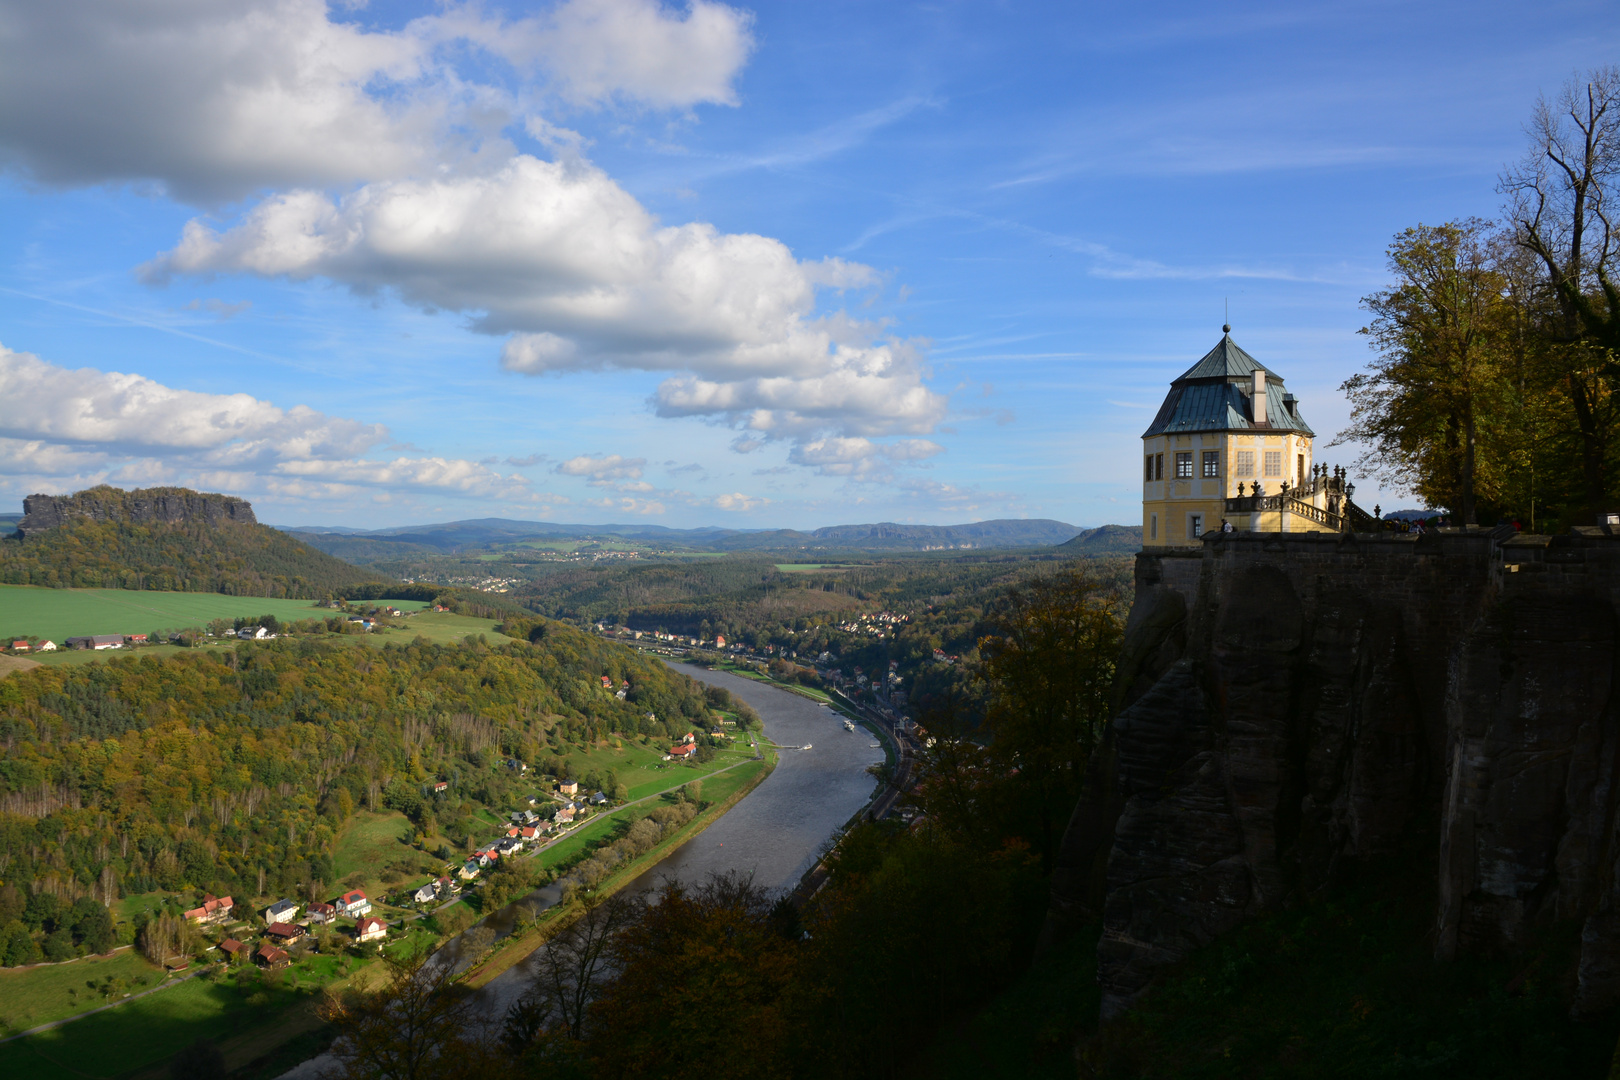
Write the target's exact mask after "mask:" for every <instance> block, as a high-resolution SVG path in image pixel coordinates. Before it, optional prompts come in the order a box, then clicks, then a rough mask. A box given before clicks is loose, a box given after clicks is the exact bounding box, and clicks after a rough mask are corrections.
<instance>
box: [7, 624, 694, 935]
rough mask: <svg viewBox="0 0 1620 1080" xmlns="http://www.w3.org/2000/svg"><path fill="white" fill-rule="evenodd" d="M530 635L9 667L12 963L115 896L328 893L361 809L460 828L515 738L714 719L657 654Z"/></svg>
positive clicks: (82, 926) (563, 635) (450, 832)
mask: <svg viewBox="0 0 1620 1080" xmlns="http://www.w3.org/2000/svg"><path fill="white" fill-rule="evenodd" d="M531 636H532V639H533V640H529V641H522V642H514V643H510V644H505V645H501V646H499V647H490V646H488V645H485V644H483V643H481V642H480V641H479V640H478V639H477V638H472V639H470V640H468V641H466V642H464V643H462V644H457V645H435V644H430V643H428V642H426V641H425V639H421V638H418V639H417V640H416V641H415V642H414V643H410V644H394V643H389V644H387V645H385V646H384V647H382V648H380V649H372V648H365V647H362V646H358V645H356V644H353V639H352V638H349V639H342V638H339V637H336V636H329V637H324V638H323V637H319V636H299V637H294V638H288V639H283V640H280V641H275V642H270V643H267V644H243V645H241V646H239V647H238V648H237V649H235V650H234V651H216V650H196V651H193V652H188V653H182V654H179V655H175V656H170V657H163V658H157V657H130V658H119V659H114V660H111V661H109V662H106V663H97V664H90V665H85V666H78V667H55V668H52V667H41V668H34V669H31V670H28V671H25V672H20V673H16V674H13V675H11V676H9V677H7V678H5V679H4V680H0V746H3V747H4V753H3V755H0V866H3V867H4V882H5V885H4V887H3V888H0V940H3V947H4V949H5V950H6V955H5V957H4V960H5V962H6V963H11V964H16V963H26V962H29V961H31V960H35V959H38V958H39V957H40V956H41V955H42V954H43V953H44V952H45V951H46V950H47V949H52V950H54V951H55V954H58V955H53V958H61V956H60V955H59V954H63V953H64V952H68V953H71V952H80V951H86V950H92V949H96V948H98V947H100V946H102V945H103V944H104V942H103V941H102V934H103V930H104V927H103V926H102V925H101V924H100V923H99V922H85V921H84V920H83V919H82V918H81V916H82V915H83V914H84V912H86V911H88V910H89V907H101V905H104V904H106V903H110V902H112V901H115V900H117V899H118V898H119V897H120V896H121V895H127V894H136V893H145V892H149V891H154V890H164V891H175V890H183V889H195V890H207V891H210V892H213V893H215V894H217V895H233V896H236V897H238V898H242V897H261V896H267V895H270V894H272V893H274V894H277V895H281V894H297V895H304V896H306V897H308V896H311V895H321V894H323V893H324V892H325V891H326V890H327V889H328V888H329V887H331V886H332V885H333V884H335V882H336V875H335V874H334V871H333V866H332V844H333V839H334V837H335V836H336V834H337V832H338V831H339V830H340V828H341V827H342V825H343V824H344V822H345V821H346V820H347V819H348V817H349V816H350V815H352V814H353V813H354V812H355V809H356V808H357V807H368V808H371V809H378V808H388V809H394V810H400V811H403V812H404V813H405V814H406V815H407V816H408V817H410V818H411V819H412V821H413V823H414V824H415V827H416V830H417V833H418V835H419V836H423V837H428V836H434V835H438V836H443V837H447V838H450V839H451V840H452V841H459V842H465V841H466V839H467V838H468V837H469V836H471V835H472V834H473V833H474V832H475V831H477V830H478V829H479V828H480V825H479V824H478V823H477V822H475V821H474V820H472V819H471V818H470V816H469V815H470V813H471V811H472V809H473V808H474V806H475V805H477V804H483V805H494V806H497V807H501V806H503V805H504V800H505V798H506V791H507V788H508V787H510V785H511V784H512V783H513V781H512V779H511V777H512V776H513V775H514V774H513V773H512V772H511V771H510V770H508V769H506V768H504V767H501V762H502V760H503V758H504V757H506V756H513V755H515V756H517V757H519V758H521V759H523V760H525V761H532V762H536V763H541V762H544V763H546V764H548V765H549V766H550V767H551V768H552V769H553V770H555V771H558V772H561V771H565V770H566V769H567V767H568V766H567V751H568V748H569V747H570V746H571V745H574V744H589V743H591V742H593V741H595V740H598V739H603V738H608V737H611V736H614V735H619V736H624V737H628V736H640V735H649V736H656V737H658V738H667V737H668V736H669V735H670V734H671V733H672V731H673V729H674V728H675V727H679V728H680V729H681V731H682V732H684V731H686V730H688V729H689V728H691V727H692V726H694V725H696V726H699V727H703V726H707V723H708V718H709V711H708V709H709V706H710V704H711V701H712V699H713V697H714V693H715V692H713V691H707V692H706V691H705V689H704V688H703V687H701V686H699V685H698V684H697V683H695V682H693V681H692V680H690V679H688V678H686V677H685V676H682V675H679V674H676V673H674V672H672V671H670V669H669V668H667V667H666V666H664V665H663V664H662V663H659V662H658V661H656V660H652V659H649V658H645V657H642V656H640V655H639V654H637V653H635V652H633V651H632V650H629V649H626V648H624V647H622V646H618V645H615V644H612V643H608V642H604V641H602V640H600V639H598V638H595V637H592V636H590V635H587V634H584V633H580V632H578V631H575V630H572V629H570V628H567V627H564V626H559V625H556V624H548V625H546V626H544V627H535V628H534V629H533V631H532V633H531ZM603 675H607V676H610V677H611V678H612V680H613V682H614V685H615V686H617V685H619V684H620V682H621V681H627V682H629V684H630V691H629V693H628V694H627V696H626V699H624V700H620V699H618V698H617V697H615V696H614V695H613V694H611V693H607V692H604V691H603V690H602V689H601V677H602V676H603ZM649 716H652V717H656V719H649ZM435 780H446V781H448V782H449V791H448V793H446V794H442V795H437V796H435V795H432V794H431V793H430V792H431V781H435ZM86 901H91V902H92V903H90V904H89V905H88V906H86V903H85V902H86ZM81 909H82V910H81ZM101 910H102V911H103V913H105V910H106V909H105V907H101ZM64 931H65V932H66V933H65V936H64V934H63V932H64Z"/></svg>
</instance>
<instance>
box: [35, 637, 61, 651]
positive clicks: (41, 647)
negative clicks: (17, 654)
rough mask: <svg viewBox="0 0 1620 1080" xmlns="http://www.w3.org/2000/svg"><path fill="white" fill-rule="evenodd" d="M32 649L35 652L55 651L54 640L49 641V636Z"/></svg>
mask: <svg viewBox="0 0 1620 1080" xmlns="http://www.w3.org/2000/svg"><path fill="white" fill-rule="evenodd" d="M34 651H35V652H55V651H56V642H54V641H51V640H50V639H49V638H47V639H45V640H44V641H42V642H40V643H39V644H38V645H35V646H34Z"/></svg>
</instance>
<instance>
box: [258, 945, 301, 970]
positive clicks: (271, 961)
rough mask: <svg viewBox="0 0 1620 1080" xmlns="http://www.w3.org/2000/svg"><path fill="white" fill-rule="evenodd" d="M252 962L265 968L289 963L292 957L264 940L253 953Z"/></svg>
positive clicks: (279, 966) (284, 965)
mask: <svg viewBox="0 0 1620 1080" xmlns="http://www.w3.org/2000/svg"><path fill="white" fill-rule="evenodd" d="M253 962H254V963H256V964H261V965H263V966H264V967H267V968H281V967H286V966H287V965H288V964H289V963H291V962H292V957H290V956H288V955H287V954H286V953H284V952H282V951H281V950H280V949H278V948H276V947H275V946H274V945H272V944H270V943H269V942H268V941H266V942H264V943H263V944H262V945H260V946H259V951H258V952H256V953H254V954H253Z"/></svg>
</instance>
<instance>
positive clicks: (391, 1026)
mask: <svg viewBox="0 0 1620 1080" xmlns="http://www.w3.org/2000/svg"><path fill="white" fill-rule="evenodd" d="M383 962H384V963H385V964H386V965H387V970H388V982H387V984H386V985H385V986H384V987H383V988H382V989H380V990H378V991H376V992H374V993H369V994H368V993H361V992H350V993H348V994H346V995H343V996H328V997H327V998H326V999H325V1000H324V1001H323V1002H322V1005H321V1008H320V1014H321V1018H322V1019H324V1020H325V1021H327V1022H328V1023H330V1024H332V1025H333V1026H334V1027H335V1028H336V1029H337V1033H338V1038H337V1041H336V1042H334V1043H333V1044H332V1054H333V1056H334V1057H335V1058H337V1061H338V1072H337V1076H339V1077H341V1078H343V1080H361V1078H365V1080H439V1078H442V1077H446V1076H457V1077H479V1076H485V1075H491V1073H490V1070H489V1058H488V1055H487V1048H486V1045H485V1043H484V1042H483V1040H482V1038H481V1028H480V1025H479V1023H478V1019H479V1016H478V1012H477V1009H476V1006H475V1003H474V1001H473V998H472V994H471V992H470V991H468V990H467V989H465V988H464V987H462V986H460V985H458V984H457V983H456V982H455V979H454V975H455V967H454V965H452V964H445V963H433V962H430V961H429V960H428V958H427V957H426V956H424V955H414V956H410V957H405V958H396V957H391V956H388V955H387V954H384V956H383Z"/></svg>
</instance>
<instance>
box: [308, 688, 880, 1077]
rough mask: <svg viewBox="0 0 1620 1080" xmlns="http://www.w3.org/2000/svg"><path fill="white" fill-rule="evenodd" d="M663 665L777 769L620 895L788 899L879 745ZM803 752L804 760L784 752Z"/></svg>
mask: <svg viewBox="0 0 1620 1080" xmlns="http://www.w3.org/2000/svg"><path fill="white" fill-rule="evenodd" d="M665 663H669V666H670V667H671V668H673V669H674V670H676V671H679V672H681V673H682V674H685V675H690V676H691V677H692V678H694V679H697V680H698V681H699V682H704V683H707V684H709V685H710V686H720V687H724V688H725V689H727V690H729V691H731V693H732V696H734V697H737V698H740V699H742V700H743V701H746V702H747V703H748V704H749V705H751V706H753V708H754V711H755V712H757V713H759V716H760V719H761V720H762V721H763V722H764V725H765V738H766V739H768V740H770V741H771V742H774V743H776V744H777V745H778V746H780V747H782V748H783V749H782V750H781V751H780V754H779V757H778V760H777V765H776V768H775V769H774V770H773V771H772V772H771V775H770V776H767V777H766V778H765V780H764V781H763V782H762V783H761V784H760V785H759V786H758V787H756V788H755V789H754V790H753V791H751V792H749V793H748V795H747V796H745V797H744V798H743V800H742V801H741V802H739V803H738V804H737V805H736V806H733V807H732V808H731V809H730V810H729V811H727V812H726V813H725V814H724V815H723V816H722V817H721V818H720V819H719V820H718V821H716V822H714V823H713V824H712V825H710V826H709V827H708V828H707V829H705V830H704V831H703V832H702V833H701V834H699V835H698V837H697V838H696V839H694V840H691V841H688V842H687V843H686V844H683V845H682V846H681V847H679V848H677V849H676V850H675V852H674V854H672V855H670V856H669V857H668V858H666V859H664V861H663V862H661V863H659V864H658V865H656V866H654V867H652V868H651V869H649V870H647V871H646V872H644V873H643V874H641V876H640V877H638V878H636V879H635V880H634V881H633V882H631V884H630V885H629V886H628V888H629V889H630V890H632V891H634V892H646V891H650V890H652V889H656V888H658V887H660V886H661V885H662V884H663V882H664V881H665V880H666V879H670V880H675V881H680V882H682V883H686V884H697V883H701V882H702V881H704V880H706V879H707V878H708V877H709V875H711V874H723V873H725V872H727V871H737V872H739V873H743V874H751V875H753V878H754V882H755V884H757V885H760V886H762V887H764V888H765V889H768V890H770V891H772V892H786V891H788V890H791V889H792V888H793V887H794V886H795V885H797V884H798V882H799V879H800V878H801V877H803V876H804V874H805V873H806V872H807V871H808V870H809V869H810V868H811V867H812V866H814V865H815V863H816V860H817V858H818V857H819V856H820V854H821V849H822V847H823V845H825V844H826V842H827V841H828V840H829V839H830V838H831V837H832V835H833V834H834V833H835V832H837V831H838V829H839V828H840V827H841V826H842V825H843V824H844V823H845V822H846V821H848V820H849V819H850V818H851V817H853V816H855V814H856V812H857V811H859V810H860V809H861V807H863V806H865V805H866V803H867V801H868V800H869V799H870V798H871V797H872V794H873V792H874V791H875V790H876V788H877V781H876V780H874V779H873V778H872V776H871V775H870V774H869V773H868V772H867V771H866V769H867V767H868V766H871V765H876V764H878V763H880V762H882V760H883V750H882V748H881V746H877V745H874V744H876V743H877V742H878V739H877V738H876V737H875V736H873V735H872V733H871V732H870V731H868V730H867V729H865V728H863V727H859V726H857V727H856V728H855V730H854V731H853V732H850V731H846V730H844V723H843V717H842V716H840V715H839V714H838V713H835V712H833V711H832V710H831V709H825V708H822V707H821V706H820V705H818V704H817V703H816V702H814V701H811V700H810V699H809V698H804V697H800V696H799V695H797V694H792V693H789V692H788V691H786V690H783V689H781V688H780V687H776V686H772V685H771V684H769V683H762V682H758V681H756V680H754V679H745V678H743V677H742V676H740V675H731V674H728V673H726V672H720V671H709V670H707V669H705V668H700V667H693V666H691V665H688V664H677V663H670V662H669V661H665ZM806 745H808V746H810V749H809V750H799V749H789V748H790V747H801V746H806ZM557 899H558V895H557V890H556V889H555V888H554V887H551V886H548V887H547V888H544V889H541V890H539V891H538V892H536V893H533V894H531V895H530V896H529V897H528V898H527V900H528V901H529V902H532V903H537V904H538V905H539V906H541V907H543V908H544V907H550V906H551V905H552V904H554V903H556V901H557ZM511 910H512V909H510V908H507V909H504V910H502V911H499V912H496V913H494V914H493V915H491V916H490V918H489V920H488V921H489V923H490V924H491V925H492V927H493V928H494V929H496V931H497V933H498V934H499V935H500V936H502V937H504V936H505V935H506V933H508V932H510V929H511V924H512V918H511V915H510V912H511ZM453 948H454V946H453V944H452V946H451V948H450V949H449V950H447V952H450V954H451V955H452V956H453V955H454V953H453ZM533 978H534V972H533V971H531V970H530V964H529V961H527V960H525V961H522V962H519V963H518V964H515V965H513V967H512V968H511V969H510V970H508V971H505V972H503V973H502V974H500V975H498V976H496V977H495V978H494V979H492V980H491V981H490V983H489V985H488V986H486V987H485V988H484V990H483V991H482V996H483V997H484V998H485V999H486V1003H481V1008H480V1011H481V1012H483V1013H484V1015H486V1016H499V1015H501V1014H502V1013H504V1012H505V1011H506V1008H507V1006H509V1005H510V1004H511V1003H512V1002H513V1001H514V1000H516V999H517V997H518V996H519V995H521V994H522V993H523V990H524V989H525V987H526V986H527V985H528V983H529V982H530V981H531V980H532V979H533ZM333 1064H335V1062H334V1061H333V1059H332V1058H331V1056H330V1055H327V1054H322V1055H321V1056H320V1057H318V1058H315V1059H313V1060H310V1061H306V1062H304V1063H303V1064H301V1065H299V1066H298V1067H296V1068H294V1069H292V1070H291V1071H290V1072H288V1073H286V1074H284V1076H283V1077H282V1080H307V1078H311V1077H315V1076H318V1075H319V1070H321V1069H323V1068H329V1067H331V1066H332V1065H333Z"/></svg>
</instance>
